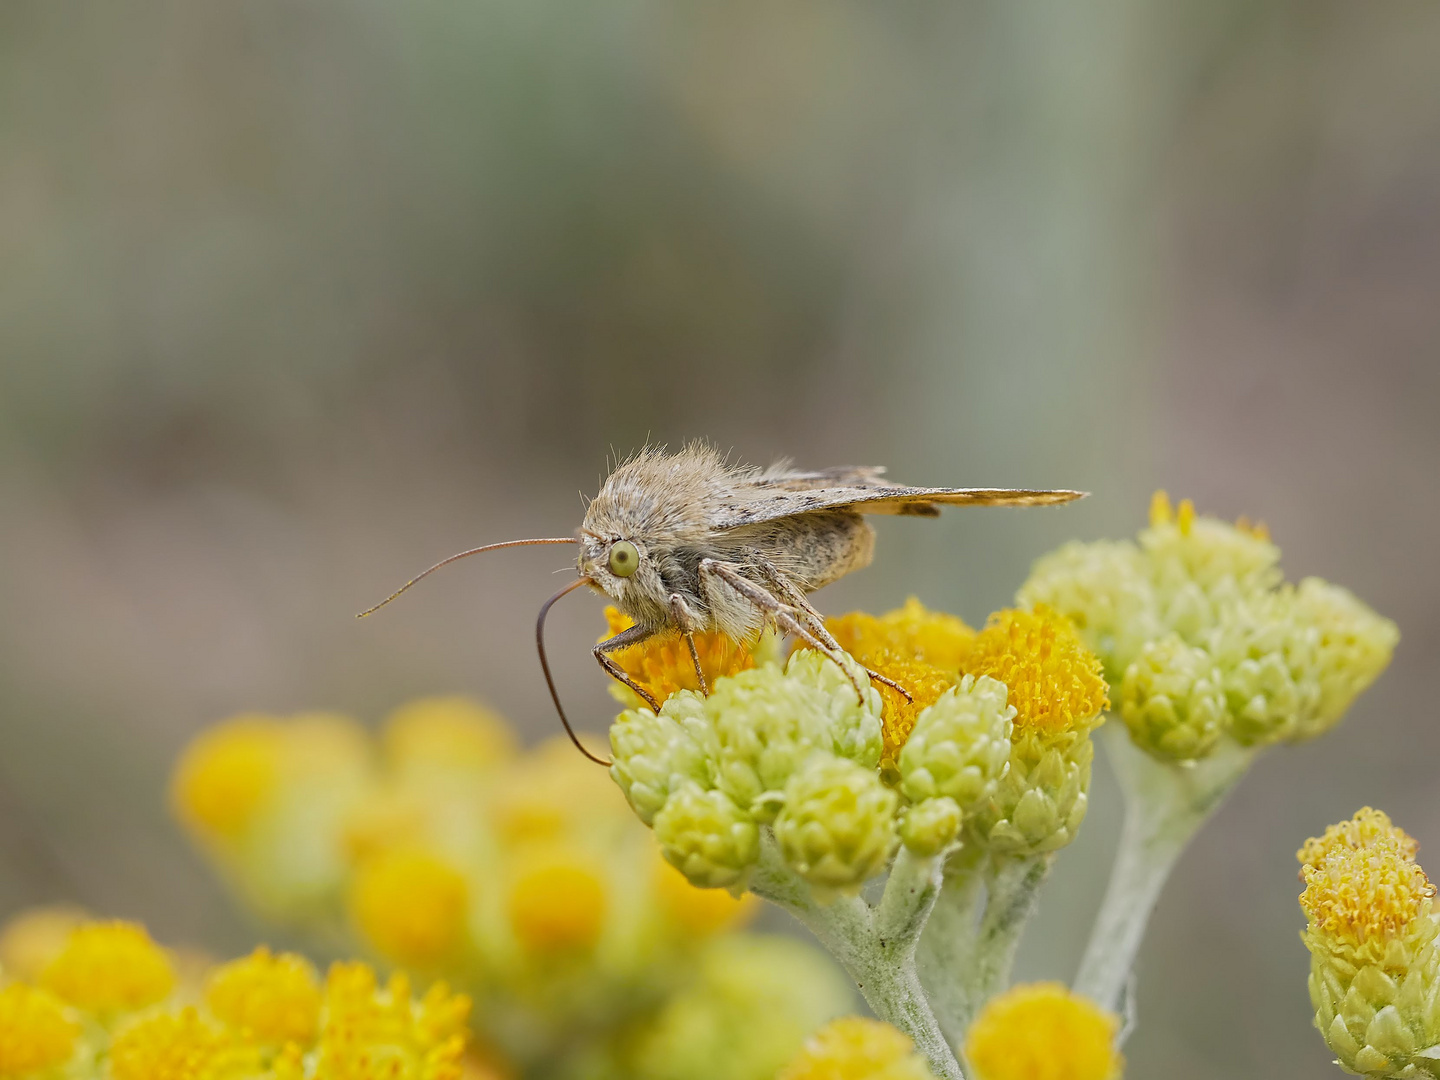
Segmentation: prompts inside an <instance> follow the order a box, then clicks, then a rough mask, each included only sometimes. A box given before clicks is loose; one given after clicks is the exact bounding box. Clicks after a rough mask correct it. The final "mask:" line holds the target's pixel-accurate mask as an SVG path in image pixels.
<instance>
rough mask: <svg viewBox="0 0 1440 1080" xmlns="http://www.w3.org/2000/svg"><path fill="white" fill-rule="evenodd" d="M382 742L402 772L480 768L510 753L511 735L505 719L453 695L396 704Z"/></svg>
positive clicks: (475, 703)
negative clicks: (397, 706)
mask: <svg viewBox="0 0 1440 1080" xmlns="http://www.w3.org/2000/svg"><path fill="white" fill-rule="evenodd" d="M384 741H385V753H386V756H387V757H388V758H389V759H390V761H391V762H392V764H393V765H394V767H395V768H396V769H397V770H398V771H399V772H400V773H402V774H407V773H413V772H419V773H422V774H429V773H432V772H436V771H438V772H455V771H460V772H480V771H484V770H486V769H492V768H494V767H495V766H496V765H498V764H501V763H502V762H505V761H508V760H509V759H510V758H512V757H514V756H515V736H514V735H513V734H512V733H511V731H510V729H509V728H508V727H507V726H506V724H505V722H504V721H503V720H502V719H500V717H499V716H497V715H496V714H495V713H493V712H491V711H490V710H489V709H487V708H485V707H484V706H483V705H480V704H479V703H478V702H475V701H473V700H471V699H470V698H467V697H463V696H459V695H457V696H454V697H428V698H420V699H419V700H417V701H412V702H409V703H408V704H406V705H402V706H400V707H399V708H398V709H396V710H395V711H394V712H392V713H391V714H390V716H389V717H388V718H387V719H386V721H385V733H384Z"/></svg>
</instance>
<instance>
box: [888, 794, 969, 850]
mask: <svg viewBox="0 0 1440 1080" xmlns="http://www.w3.org/2000/svg"><path fill="white" fill-rule="evenodd" d="M963 820H964V815H962V814H961V812H960V804H959V803H957V802H956V801H955V800H954V799H952V798H950V797H949V796H945V795H942V796H941V797H940V798H938V799H926V800H925V801H924V802H918V803H916V804H915V805H914V806H911V807H907V808H906V810H905V812H904V813H903V814H902V815H901V816H900V842H901V843H903V844H904V845H905V846H906V847H907V848H909V849H910V850H911V851H913V852H914V853H915V854H916V855H924V856H930V855H938V854H940V852H942V851H944V850H945V849H946V848H947V847H949V846H950V845H951V844H952V843H954V841H955V838H956V837H957V836H959V835H960V826H961V824H962V823H963Z"/></svg>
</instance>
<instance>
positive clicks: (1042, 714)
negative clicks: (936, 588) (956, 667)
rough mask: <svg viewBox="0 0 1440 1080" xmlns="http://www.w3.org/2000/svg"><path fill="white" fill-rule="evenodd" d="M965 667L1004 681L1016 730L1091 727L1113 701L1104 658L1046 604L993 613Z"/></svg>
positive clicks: (1047, 731) (1043, 731) (1041, 731)
mask: <svg viewBox="0 0 1440 1080" xmlns="http://www.w3.org/2000/svg"><path fill="white" fill-rule="evenodd" d="M965 671H966V672H967V673H968V674H972V675H975V676H976V677H977V678H978V677H979V676H981V675H989V676H990V677H991V678H992V679H995V680H997V681H999V682H1002V683H1004V684H1005V686H1006V688H1007V689H1008V690H1009V692H1010V694H1009V700H1010V704H1011V705H1013V706H1015V728H1016V732H1017V733H1029V732H1034V733H1038V734H1044V735H1059V734H1061V733H1064V732H1072V731H1081V732H1083V731H1087V730H1089V729H1090V728H1091V727H1093V726H1094V721H1095V719H1096V718H1097V717H1098V716H1099V714H1100V712H1101V710H1103V709H1105V708H1106V707H1107V706H1108V705H1109V700H1108V698H1107V697H1106V686H1105V679H1104V676H1103V675H1102V674H1101V669H1100V661H1099V660H1098V659H1097V658H1096V656H1095V654H1094V653H1092V652H1091V651H1090V650H1089V649H1087V648H1086V647H1085V645H1084V644H1083V643H1082V642H1081V640H1080V636H1079V635H1078V634H1077V633H1076V632H1075V627H1074V626H1073V625H1071V623H1070V620H1069V619H1067V618H1065V617H1064V616H1063V615H1060V614H1058V613H1056V612H1054V611H1052V610H1051V609H1050V608H1048V607H1046V606H1044V605H1043V604H1042V605H1039V606H1037V607H1036V608H1035V610H1034V611H1020V610H1016V609H1013V608H1012V609H1008V610H1005V611H997V612H996V613H995V614H994V615H992V616H990V621H989V622H988V623H986V625H985V629H984V630H982V631H981V632H980V634H979V635H978V636H977V637H976V639H975V646H974V648H973V649H972V651H971V653H970V656H969V658H968V659H967V661H966V663H965Z"/></svg>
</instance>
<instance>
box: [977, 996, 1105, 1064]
mask: <svg viewBox="0 0 1440 1080" xmlns="http://www.w3.org/2000/svg"><path fill="white" fill-rule="evenodd" d="M1119 1030H1120V1019H1119V1017H1117V1016H1115V1015H1113V1014H1111V1013H1108V1012H1105V1011H1104V1010H1103V1009H1101V1008H1100V1007H1099V1006H1097V1005H1095V1004H1094V1003H1093V1002H1091V1001H1089V1000H1088V999H1086V998H1083V997H1081V996H1079V995H1078V994H1072V993H1071V992H1070V991H1069V990H1067V989H1066V988H1065V987H1064V986H1062V985H1061V984H1060V983H1029V984H1024V985H1021V986H1016V987H1014V988H1013V989H1011V990H1007V991H1006V992H1005V993H1003V994H1001V995H999V996H998V997H995V998H992V999H991V1000H990V1002H989V1003H988V1004H987V1005H986V1006H985V1008H984V1009H982V1010H981V1011H980V1015H979V1016H978V1017H976V1018H975V1022H974V1023H973V1024H972V1025H971V1026H970V1031H969V1033H968V1034H967V1035H966V1036H965V1057H966V1059H967V1060H968V1061H969V1062H970V1067H971V1068H972V1069H973V1070H974V1072H975V1075H976V1077H977V1078H978V1080H1110V1078H1112V1077H1116V1076H1119V1075H1120V1071H1121V1069H1122V1068H1123V1066H1124V1059H1123V1058H1122V1057H1121V1056H1120V1052H1119V1051H1118V1050H1116V1048H1115V1036H1116V1034H1117V1033H1118V1032H1119Z"/></svg>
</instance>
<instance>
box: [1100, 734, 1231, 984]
mask: <svg viewBox="0 0 1440 1080" xmlns="http://www.w3.org/2000/svg"><path fill="white" fill-rule="evenodd" d="M1100 734H1101V737H1102V738H1104V739H1105V742H1106V749H1107V751H1108V754H1109V757H1110V763H1111V765H1112V767H1113V768H1114V770H1115V775H1116V778H1117V779H1118V780H1119V781H1120V787H1121V790H1122V791H1123V792H1124V795H1125V824H1124V826H1123V828H1122V829H1121V833H1120V850H1119V853H1118V854H1117V855H1116V858H1115V867H1114V869H1113V870H1112V872H1111V875H1110V885H1109V887H1108V888H1107V889H1106V891H1105V900H1104V902H1103V904H1102V905H1101V908H1100V916H1099V918H1098V919H1096V921H1095V928H1094V930H1093V931H1092V932H1091V935H1090V943H1089V945H1088V946H1087V947H1086V949H1085V958H1084V959H1083V960H1082V961H1081V963H1080V972H1079V974H1078V975H1077V976H1076V979H1075V989H1076V990H1077V991H1078V992H1079V993H1082V994H1084V995H1086V996H1087V997H1089V998H1091V999H1092V1000H1093V1001H1095V1002H1097V1003H1098V1004H1100V1005H1102V1006H1104V1007H1105V1008H1107V1009H1112V1010H1118V1009H1119V1008H1120V1006H1121V1004H1122V998H1123V997H1124V995H1125V988H1126V985H1127V984H1128V982H1129V979H1130V971H1131V969H1132V968H1133V966H1134V964H1135V956H1136V954H1137V953H1138V952H1139V950H1140V942H1141V940H1142V939H1143V938H1144V936H1145V925H1146V923H1147V922H1148V921H1149V918H1150V913H1151V911H1152V910H1153V909H1154V907H1155V902H1156V901H1157V900H1158V899H1159V896H1160V890H1161V888H1163V887H1164V884H1165V879H1166V878H1167V877H1168V876H1169V874H1170V870H1171V868H1172V867H1173V866H1174V865H1175V861H1176V860H1177V859H1178V858H1179V857H1180V853H1181V852H1182V851H1183V850H1184V849H1185V845H1186V844H1188V843H1189V842H1190V839H1191V838H1192V837H1193V836H1194V835H1195V833H1196V832H1198V831H1199V829H1200V826H1201V825H1203V824H1204V823H1205V820H1206V818H1208V817H1209V816H1210V815H1211V814H1212V813H1213V812H1214V811H1215V809H1216V808H1217V807H1218V806H1219V805H1220V803H1221V802H1222V801H1224V799H1225V796H1226V795H1228V794H1229V793H1230V791H1231V790H1232V789H1233V788H1234V787H1235V785H1236V783H1238V782H1239V780H1240V778H1241V777H1242V776H1244V775H1245V771H1246V770H1247V769H1248V768H1249V767H1250V765H1251V763H1252V762H1253V761H1254V760H1255V756H1256V754H1257V753H1258V751H1256V750H1254V749H1249V748H1246V747H1242V746H1239V745H1238V744H1236V743H1233V742H1229V741H1228V740H1227V741H1226V742H1224V743H1222V744H1221V745H1220V746H1219V747H1218V748H1217V749H1216V750H1215V751H1214V752H1213V753H1212V754H1211V755H1210V756H1209V757H1206V758H1204V759H1203V760H1201V761H1198V762H1196V763H1195V764H1193V765H1190V766H1181V765H1175V764H1171V763H1168V762H1163V761H1157V760H1156V759H1155V758H1153V757H1151V756H1150V755H1149V754H1147V753H1145V752H1144V751H1143V750H1140V749H1139V748H1138V747H1136V746H1135V745H1134V744H1133V743H1132V742H1131V741H1130V737H1129V735H1128V733H1127V732H1126V731H1125V728H1124V725H1123V724H1116V723H1112V724H1107V725H1105V727H1104V728H1102V729H1101V732H1100Z"/></svg>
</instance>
